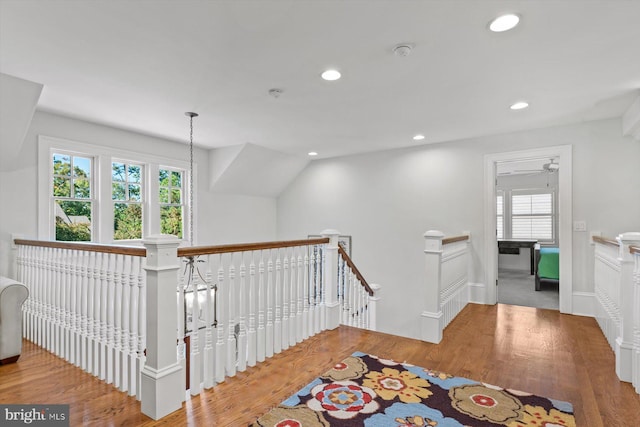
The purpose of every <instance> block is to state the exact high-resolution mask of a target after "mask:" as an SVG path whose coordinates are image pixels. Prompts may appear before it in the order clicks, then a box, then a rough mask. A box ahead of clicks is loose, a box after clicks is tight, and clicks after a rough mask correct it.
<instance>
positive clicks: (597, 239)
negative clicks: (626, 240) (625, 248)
mask: <svg viewBox="0 0 640 427" xmlns="http://www.w3.org/2000/svg"><path fill="white" fill-rule="evenodd" d="M593 241H594V242H597V243H601V244H603V245H608V246H615V247H616V248H619V247H620V243H618V241H617V240H616V239H611V238H609V237H600V236H593Z"/></svg>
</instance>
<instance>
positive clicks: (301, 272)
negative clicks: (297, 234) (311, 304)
mask: <svg viewBox="0 0 640 427" xmlns="http://www.w3.org/2000/svg"><path fill="white" fill-rule="evenodd" d="M306 249H307V247H306V246H300V247H298V250H299V252H298V259H297V264H298V268H297V270H296V271H297V273H296V276H297V278H298V280H297V281H296V294H297V296H298V300H297V304H296V342H299V343H300V342H302V340H303V339H304V334H305V332H304V331H305V325H304V321H303V318H302V310H303V309H304V286H305V283H306V282H305V280H306V279H305V277H306V274H305V270H306V269H305V268H304V262H303V260H302V255H301V254H300V251H302V250H304V251H305V252H306Z"/></svg>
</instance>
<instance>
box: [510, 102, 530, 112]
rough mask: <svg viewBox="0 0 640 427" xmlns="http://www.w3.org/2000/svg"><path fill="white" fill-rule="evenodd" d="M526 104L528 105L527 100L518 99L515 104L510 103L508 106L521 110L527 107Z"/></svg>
mask: <svg viewBox="0 0 640 427" xmlns="http://www.w3.org/2000/svg"><path fill="white" fill-rule="evenodd" d="M528 106H529V103H528V102H524V101H519V102H516V103H515V104H511V106H510V107H509V108H511V109H512V110H522V109H524V108H527V107H528Z"/></svg>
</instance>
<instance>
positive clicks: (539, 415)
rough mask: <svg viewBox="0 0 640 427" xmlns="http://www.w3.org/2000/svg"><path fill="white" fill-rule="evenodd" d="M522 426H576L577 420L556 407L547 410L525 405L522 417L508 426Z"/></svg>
mask: <svg viewBox="0 0 640 427" xmlns="http://www.w3.org/2000/svg"><path fill="white" fill-rule="evenodd" d="M522 426H550V427H551V426H554V427H555V426H558V427H576V420H575V418H574V417H573V415H569V414H565V413H564V412H560V411H558V410H557V409H554V408H551V410H550V411H549V412H547V411H546V410H545V409H544V408H543V407H541V406H531V405H525V406H524V411H522V415H521V418H520V419H519V420H516V421H514V422H512V423H510V424H508V427H522Z"/></svg>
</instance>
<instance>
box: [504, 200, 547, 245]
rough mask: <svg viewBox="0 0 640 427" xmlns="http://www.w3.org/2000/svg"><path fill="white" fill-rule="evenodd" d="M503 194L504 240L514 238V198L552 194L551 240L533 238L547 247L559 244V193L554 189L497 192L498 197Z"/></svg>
mask: <svg viewBox="0 0 640 427" xmlns="http://www.w3.org/2000/svg"><path fill="white" fill-rule="evenodd" d="M500 194H502V196H503V198H502V203H503V205H502V209H503V215H502V216H503V218H502V225H503V227H504V229H503V239H512V238H514V237H513V212H512V207H513V201H512V198H513V196H514V195H515V196H518V195H530V194H551V209H552V212H551V235H552V238H551V239H540V238H536V237H532V239H537V240H538V241H539V242H540V243H543V244H547V245H555V244H557V242H558V197H557V192H556V191H555V190H554V189H549V188H529V189H509V190H496V197H497V196H498V195H500ZM497 217H498V215H497V209H496V223H497V222H498V221H497Z"/></svg>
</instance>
